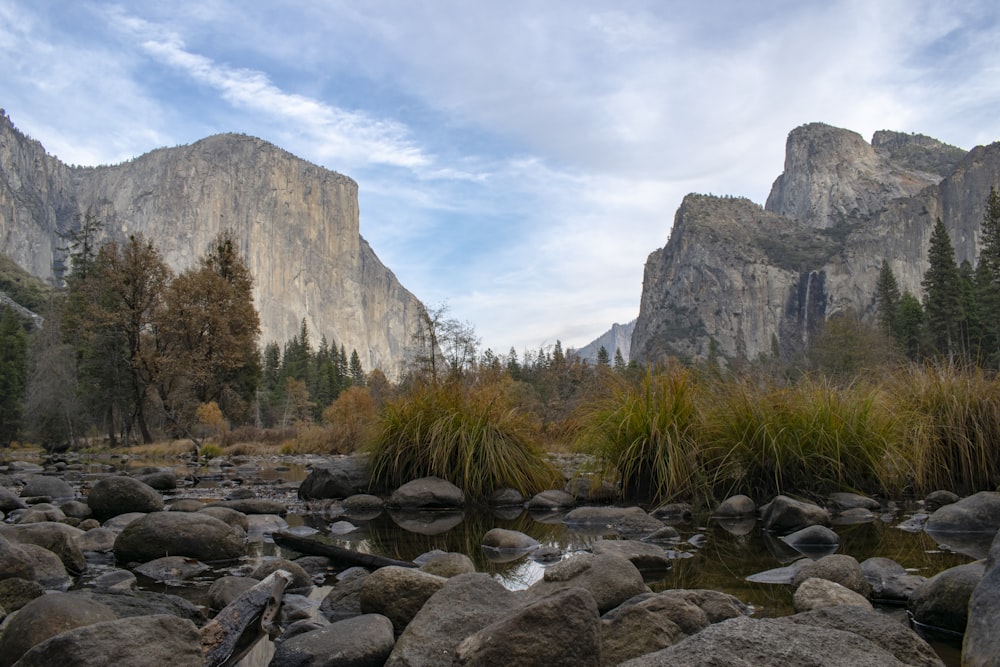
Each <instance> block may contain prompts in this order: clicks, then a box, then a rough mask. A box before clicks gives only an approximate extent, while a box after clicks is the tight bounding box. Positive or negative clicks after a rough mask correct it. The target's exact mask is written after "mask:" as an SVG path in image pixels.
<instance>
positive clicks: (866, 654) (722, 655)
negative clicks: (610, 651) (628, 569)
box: [619, 617, 904, 667]
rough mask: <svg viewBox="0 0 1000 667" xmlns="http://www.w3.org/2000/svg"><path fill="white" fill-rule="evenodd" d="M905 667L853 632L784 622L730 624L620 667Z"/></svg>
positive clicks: (742, 620) (740, 620) (714, 626)
mask: <svg viewBox="0 0 1000 667" xmlns="http://www.w3.org/2000/svg"><path fill="white" fill-rule="evenodd" d="M664 665H685V666H686V667H694V666H704V667H714V666H716V665H726V666H727V667H788V665H809V666H810V667H904V663H902V662H900V661H899V660H898V659H896V657H895V656H893V655H892V653H890V652H888V651H886V650H885V649H883V648H882V647H880V646H879V645H877V644H875V643H874V642H872V641H870V640H868V639H865V638H864V637H861V636H860V635H856V634H854V633H852V632H845V631H843V630H836V629H833V628H825V627H815V626H809V627H806V626H804V625H800V624H797V623H793V622H791V621H789V620H787V619H782V618H776V619H768V618H762V619H752V618H747V617H739V618H732V619H729V620H726V621H722V622H720V623H714V624H712V625H710V626H709V627H707V628H705V629H704V630H702V631H701V632H699V633H697V634H694V635H691V636H689V637H687V638H686V639H683V640H681V641H679V642H678V643H676V644H673V645H672V646H668V647H667V648H665V649H661V650H659V651H656V652H655V653H648V654H646V655H643V656H640V657H638V658H633V659H632V660H628V661H626V662H623V663H621V665H620V666H619V667H661V666H664Z"/></svg>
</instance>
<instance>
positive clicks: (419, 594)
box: [360, 565, 448, 634]
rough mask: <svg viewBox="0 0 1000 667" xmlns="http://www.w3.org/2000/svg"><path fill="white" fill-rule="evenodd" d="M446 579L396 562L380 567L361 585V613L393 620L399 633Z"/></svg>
mask: <svg viewBox="0 0 1000 667" xmlns="http://www.w3.org/2000/svg"><path fill="white" fill-rule="evenodd" d="M447 581H448V580H447V579H445V578H444V577H438V576H435V575H433V574H427V573H426V572H421V571H420V570H417V569H415V568H408V567H399V566H396V565H390V566H388V567H382V568H379V569H377V570H375V571H374V572H372V573H371V575H369V576H368V578H367V579H365V582H364V584H362V587H361V598H360V600H361V612H362V613H363V614H382V615H383V616H385V617H387V618H388V619H389V620H390V621H392V626H393V628H395V630H396V634H399V633H401V632H402V631H403V630H404V629H405V628H406V626H407V624H408V623H409V622H410V621H411V620H413V617H414V616H416V615H417V612H418V611H420V608H421V607H423V606H424V603H425V602H427V600H428V599H429V598H430V597H431V596H432V595H434V593H436V592H437V591H438V590H440V589H441V587H443V586H444V584H445V583H446V582H447Z"/></svg>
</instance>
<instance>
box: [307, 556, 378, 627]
mask: <svg viewBox="0 0 1000 667" xmlns="http://www.w3.org/2000/svg"><path fill="white" fill-rule="evenodd" d="M368 575H369V572H368V570H366V569H365V568H363V567H350V568H347V569H346V570H344V571H343V572H341V573H340V574H338V575H337V583H336V584H334V585H333V587H332V588H331V589H330V592H329V593H327V594H326V597H325V598H323V601H322V602H321V603H320V605H319V612H320V614H322V615H323V617H324V618H325V619H326V620H328V621H330V622H334V623H335V622H337V621H342V620H344V619H345V618H351V617H354V616H360V615H361V588H362V587H363V586H364V583H365V579H367V578H368Z"/></svg>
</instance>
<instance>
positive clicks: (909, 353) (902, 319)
mask: <svg viewBox="0 0 1000 667" xmlns="http://www.w3.org/2000/svg"><path fill="white" fill-rule="evenodd" d="M923 331H924V309H923V306H921V305H920V301H918V300H917V297H915V296H913V295H912V294H910V293H909V292H906V293H905V294H903V296H902V297H901V298H900V300H899V341H900V343H901V344H902V347H903V352H904V353H905V354H906V357H907V358H908V359H910V360H912V361H916V360H917V359H919V358H920V356H921V354H922V350H923V347H924V345H923Z"/></svg>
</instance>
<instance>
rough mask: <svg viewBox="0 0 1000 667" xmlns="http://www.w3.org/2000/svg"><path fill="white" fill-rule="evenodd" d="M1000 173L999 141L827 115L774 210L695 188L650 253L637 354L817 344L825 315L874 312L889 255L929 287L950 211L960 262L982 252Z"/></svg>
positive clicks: (804, 138)
mask: <svg viewBox="0 0 1000 667" xmlns="http://www.w3.org/2000/svg"><path fill="white" fill-rule="evenodd" d="M998 183H1000V144H994V145H992V146H988V147H980V148H977V149H975V150H973V151H971V152H968V153H966V152H965V151H962V150H960V149H957V148H954V147H952V146H947V145H945V144H942V143H941V142H938V141H936V140H934V139H931V138H929V137H924V136H921V135H906V134H901V133H895V132H879V133H876V135H875V137H874V138H873V143H872V144H868V143H867V142H865V141H864V140H863V139H861V137H860V136H859V135H857V134H855V133H853V132H849V131H847V130H841V129H837V128H833V127H830V126H827V125H822V124H811V125H806V126H803V127H800V128H798V129H796V130H794V131H792V133H791V134H790V135H789V138H788V143H787V150H786V159H785V172H784V173H783V174H782V175H781V176H779V177H778V179H777V180H776V181H775V183H774V186H773V188H772V190H771V194H770V196H769V197H768V199H767V204H766V206H765V207H764V208H761V207H760V206H758V205H756V204H754V203H752V202H750V201H748V200H745V199H733V198H718V197H706V196H701V195H689V196H688V197H687V198H685V200H684V202H683V203H682V204H681V207H680V209H678V211H677V214H676V217H675V220H674V226H673V230H672V232H671V236H670V239H669V241H668V243H667V245H666V246H665V247H664V248H662V249H660V250H657V251H655V252H653V253H652V254H651V255H650V256H649V259H648V260H647V262H646V269H645V276H644V280H643V292H642V301H641V304H640V313H639V318H638V321H637V322H636V330H635V333H634V335H633V338H632V351H633V352H632V357H633V358H634V359H637V360H639V361H644V362H645V361H650V360H655V359H657V358H660V357H662V356H664V355H675V356H679V357H682V358H687V359H692V358H704V357H706V356H708V354H709V348H710V346H711V345H713V343H712V341H714V345H715V346H716V352H717V353H718V354H719V355H720V356H722V357H727V358H730V359H736V358H742V359H754V358H756V357H758V356H759V355H761V354H771V353H773V352H776V351H777V352H780V353H781V354H783V355H789V354H794V353H796V352H800V351H802V350H804V349H806V348H807V347H808V345H809V341H810V339H811V338H812V337H814V336H815V335H816V333H817V332H818V331H819V330H820V329H821V328H822V324H823V322H825V321H826V319H827V318H829V317H832V316H834V315H836V314H838V313H843V312H846V311H848V310H851V311H853V312H855V313H857V314H858V315H860V316H861V317H862V318H863V319H870V318H872V317H874V315H875V302H874V294H875V282H876V280H877V278H878V273H879V268H880V267H881V264H882V260H883V259H887V260H888V261H889V264H890V266H891V267H892V268H893V270H894V272H895V274H896V277H897V279H898V280H899V283H900V289H901V290H903V291H909V292H911V293H912V294H914V295H915V296H917V297H918V298H920V297H922V294H923V292H922V288H921V286H920V282H921V280H922V278H923V275H924V272H925V271H926V270H927V267H928V263H927V251H928V247H929V240H930V232H931V228H932V227H933V224H934V222H935V220H936V219H937V218H938V217H940V218H941V219H942V221H943V222H944V223H945V225H946V226H947V227H948V229H949V232H950V233H951V237H952V243H953V244H954V246H955V250H956V255H957V260H958V261H959V262H961V261H963V260H966V259H968V260H969V261H971V262H973V263H974V262H975V258H976V256H977V254H978V249H977V243H978V237H979V223H980V221H981V220H982V216H983V202H984V200H985V198H986V195H987V194H988V193H989V189H990V186H991V185H994V186H995V185H997V184H998Z"/></svg>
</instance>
